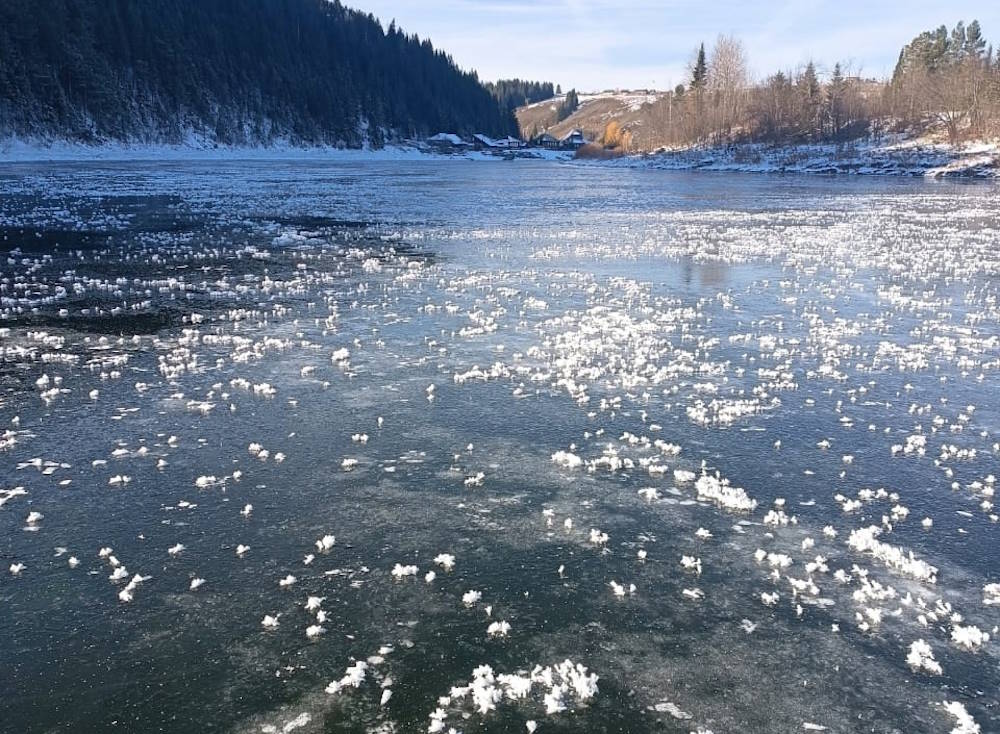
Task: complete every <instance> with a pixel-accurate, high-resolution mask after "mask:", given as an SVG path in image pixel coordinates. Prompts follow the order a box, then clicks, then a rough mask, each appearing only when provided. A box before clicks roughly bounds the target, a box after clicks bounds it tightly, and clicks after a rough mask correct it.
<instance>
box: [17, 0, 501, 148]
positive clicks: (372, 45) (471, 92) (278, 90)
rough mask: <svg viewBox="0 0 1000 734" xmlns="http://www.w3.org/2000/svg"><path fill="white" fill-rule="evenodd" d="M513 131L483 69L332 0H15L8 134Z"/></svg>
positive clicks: (273, 137)
mask: <svg viewBox="0 0 1000 734" xmlns="http://www.w3.org/2000/svg"><path fill="white" fill-rule="evenodd" d="M439 131H448V132H457V133H462V134H470V133H473V132H483V133H486V134H490V135H504V134H508V133H516V132H517V125H516V122H515V121H514V118H513V115H512V114H511V113H510V110H509V108H508V107H507V105H506V104H498V102H497V100H496V99H495V98H494V96H493V95H491V94H490V92H489V91H488V90H487V89H486V88H484V87H483V85H482V84H480V82H479V79H478V78H477V76H476V75H475V73H470V72H465V71H462V70H461V69H459V68H458V67H457V66H456V65H455V63H454V62H453V61H452V59H451V57H450V56H448V55H447V54H445V53H444V52H442V51H439V50H437V49H435V48H434V47H433V45H432V44H431V43H430V41H428V40H425V39H424V40H422V39H420V38H418V37H417V36H415V35H407V34H405V33H404V32H403V31H401V30H400V29H398V28H396V27H395V25H394V24H391V25H390V26H389V28H388V29H387V30H384V29H383V28H382V26H381V25H380V23H379V21H378V20H377V19H376V18H375V17H374V16H373V15H370V14H365V13H362V12H359V11H355V10H351V9H348V8H345V7H344V6H342V5H341V4H340V3H339V2H336V1H334V2H330V1H329V0H4V1H3V2H2V3H0V136H11V135H16V136H21V137H42V138H62V139H68V140H73V141H79V142H94V143H96V142H103V141H115V140H121V141H134V142H180V141H183V140H184V139H186V138H188V137H189V136H190V135H192V134H194V135H198V136H202V137H203V138H205V139H207V140H209V141H215V142H218V143H223V144H233V145H257V144H269V143H274V142H278V141H288V142H291V143H294V144H325V145H342V146H359V145H362V144H365V143H367V144H371V145H373V146H380V145H382V144H384V143H385V142H386V141H388V140H391V139H393V138H397V137H412V136H421V135H426V134H433V133H435V132H439Z"/></svg>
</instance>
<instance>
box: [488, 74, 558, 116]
mask: <svg viewBox="0 0 1000 734" xmlns="http://www.w3.org/2000/svg"><path fill="white" fill-rule="evenodd" d="M485 86H486V89H488V90H489V92H490V94H492V95H493V96H494V97H495V98H496V100H497V104H499V105H500V109H501V110H502V111H504V112H510V113H513V112H514V110H516V109H517V108H518V107H524V106H525V105H529V104H534V103H535V102H541V101H543V100H546V99H550V98H552V97H554V96H555V95H557V94H562V89H560V88H558V87H556V86H554V85H553V84H552V82H529V81H526V80H523V79H500V80H499V81H496V82H487V83H486V84H485Z"/></svg>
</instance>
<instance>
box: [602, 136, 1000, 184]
mask: <svg viewBox="0 0 1000 734" xmlns="http://www.w3.org/2000/svg"><path fill="white" fill-rule="evenodd" d="M609 163H610V165H615V166H624V167H628V168H640V167H641V168H656V169H667V170H703V171H733V172H747V173H825V174H833V173H848V174H867V175H883V176H928V177H938V176H948V177H964V178H990V179H995V178H998V177H1000V143H998V142H980V143H974V144H967V145H963V146H952V145H947V144H943V143H930V142H924V141H915V140H904V141H894V142H892V143H883V144H875V143H870V142H861V143H850V144H844V145H818V144H817V145H795V146H772V145H762V144H744V145H731V146H726V147H718V148H707V147H705V148H688V149H683V150H669V151H660V152H657V153H651V154H644V155H638V156H626V157H623V158H617V159H615V160H613V161H610V162H609Z"/></svg>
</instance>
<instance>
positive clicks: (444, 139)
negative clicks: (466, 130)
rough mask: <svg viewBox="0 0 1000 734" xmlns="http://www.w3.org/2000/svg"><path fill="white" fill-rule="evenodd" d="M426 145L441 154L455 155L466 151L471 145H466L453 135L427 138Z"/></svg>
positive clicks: (443, 134)
mask: <svg viewBox="0 0 1000 734" xmlns="http://www.w3.org/2000/svg"><path fill="white" fill-rule="evenodd" d="M427 144H428V145H429V146H430V147H431V148H433V149H434V150H436V151H439V152H441V153H457V152H460V151H464V150H468V149H470V148H471V147H472V143H468V142H466V141H465V140H462V138H461V137H460V136H458V135H456V134H455V133H438V134H437V135H432V136H431V137H429V138H427Z"/></svg>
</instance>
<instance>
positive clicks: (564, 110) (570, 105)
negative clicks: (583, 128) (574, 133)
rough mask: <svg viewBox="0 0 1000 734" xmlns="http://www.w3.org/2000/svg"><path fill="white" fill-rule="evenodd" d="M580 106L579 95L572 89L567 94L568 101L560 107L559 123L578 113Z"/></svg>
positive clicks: (565, 100)
mask: <svg viewBox="0 0 1000 734" xmlns="http://www.w3.org/2000/svg"><path fill="white" fill-rule="evenodd" d="M579 106H580V97H579V96H578V95H577V93H576V90H575V89H571V90H569V91H568V92H566V99H564V100H563V103H562V104H561V105H559V112H558V115H557V116H558V118H559V122H562V121H563V120H565V119H566V118H567V117H569V116H570V115H572V114H573V113H574V112H576V110H577V108H578V107H579Z"/></svg>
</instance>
